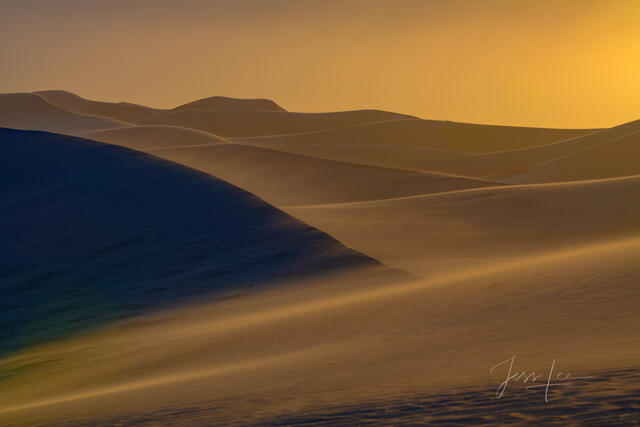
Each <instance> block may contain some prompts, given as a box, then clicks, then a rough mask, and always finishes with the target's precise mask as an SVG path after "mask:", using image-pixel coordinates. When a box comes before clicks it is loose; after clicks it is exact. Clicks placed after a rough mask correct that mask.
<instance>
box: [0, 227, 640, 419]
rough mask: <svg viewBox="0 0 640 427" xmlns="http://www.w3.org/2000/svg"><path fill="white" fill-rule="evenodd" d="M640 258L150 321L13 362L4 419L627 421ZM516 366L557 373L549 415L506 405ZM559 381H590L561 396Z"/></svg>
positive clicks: (634, 247)
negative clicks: (501, 387)
mask: <svg viewBox="0 0 640 427" xmlns="http://www.w3.org/2000/svg"><path fill="white" fill-rule="evenodd" d="M639 256H640V240H639V239H638V238H637V237H636V238H635V239H627V240H623V241H613V242H607V243H603V244H599V245H595V246H581V247H578V248H572V249H570V250H567V251H561V252H550V253H546V254H544V255H542V256H539V257H529V258H526V259H523V260H520V261H519V262H515V263H502V262H496V263H492V262H489V263H487V264H485V265H484V266H483V267H482V268H480V269H459V270H457V271H455V272H449V273H446V274H444V275H441V276H433V277H432V278H431V279H429V280H425V281H418V282H409V283H406V284H395V285H393V286H385V285H384V283H381V282H380V281H375V280H374V279H372V278H371V277H368V276H366V275H363V276H361V277H360V279H354V278H346V279H344V280H342V281H341V280H338V279H334V281H333V282H332V283H326V284H324V285H323V286H317V287H306V286H302V287H300V286H298V287H293V288H282V289H277V290H274V291H272V292H270V293H262V294H258V295H253V296H250V297H247V298H243V299H236V300H228V301H224V302H222V303H219V304H214V305H211V306H203V307H201V308H191V309H188V310H184V311H176V312H167V313H164V314H160V315H158V316H154V317H150V318H146V319H139V320H137V321H135V322H128V323H125V324H122V325H120V326H119V327H117V328H113V329H111V330H108V331H104V332H103V333H100V334H94V335H90V336H86V337H83V338H80V339H77V340H73V341H68V342H59V343H57V344H54V345H51V346H45V347H41V348H33V349H31V350H27V351H25V352H23V353H21V354H16V355H14V356H12V357H9V358H5V359H4V360H1V361H0V366H2V367H3V369H4V372H5V374H7V373H8V374H10V376H9V377H8V378H6V379H5V380H4V384H5V386H6V387H5V388H4V389H0V402H2V403H1V404H0V420H2V423H3V425H7V426H11V425H20V423H25V422H28V423H29V424H30V425H46V424H48V423H52V422H64V421H70V420H73V421H74V422H75V423H77V424H85V425H91V424H99V423H106V424H118V423H125V424H129V423H139V424H141V425H156V424H162V425H253V423H256V424H257V425H265V424H268V425H270V424H276V425H279V424H281V425H330V424H335V423H340V425H354V424H363V423H365V422H368V421H371V422H377V423H384V424H390V425H399V424H411V425H430V424H433V423H435V422H438V423H448V424H447V425H469V424H470V422H471V420H473V424H474V425H496V424H504V423H506V422H510V423H513V422H518V423H520V424H521V425H530V424H531V423H532V421H533V422H536V421H539V422H543V423H544V424H545V425H549V424H553V425H556V424H557V425H566V424H567V423H571V422H574V423H575V422H577V423H579V424H583V425H584V424H589V423H593V424H594V425H605V424H609V425H611V424H615V425H626V424H625V423H630V422H633V420H634V419H635V416H636V415H637V410H638V409H639V408H640V402H639V399H638V397H640V387H638V384H637V379H638V377H639V375H640V372H639V371H638V370H637V369H635V370H634V368H637V361H638V358H639V357H640V350H639V349H640V335H638V334H637V330H638V329H637V328H638V325H639V322H640V318H639V315H638V310H637V307H638V304H640V287H638V286H637V284H638V283H639V281H640V271H639V270H638V268H637V259H638V257H639ZM123 355H126V357H123ZM513 355H516V360H515V363H514V367H513V370H514V371H517V372H521V371H526V372H527V374H528V373H530V372H532V371H535V372H536V374H538V375H541V376H542V377H543V378H544V379H538V381H537V382H536V384H539V385H544V384H545V383H546V378H547V377H548V375H549V370H550V369H554V370H553V371H552V374H553V375H554V379H553V381H552V383H553V384H554V385H553V386H551V387H550V391H549V392H548V396H547V397H548V401H547V402H545V390H544V388H537V389H531V390H530V391H525V390H524V386H525V385H532V380H531V379H530V380H529V381H528V384H523V383H522V380H520V381H512V382H511V383H509V384H508V386H507V389H506V390H505V394H504V396H503V399H501V400H497V399H496V391H497V390H498V387H499V385H500V384H501V383H502V382H504V381H505V379H506V377H507V375H508V374H507V372H508V369H507V368H508V367H507V366H505V365H504V364H502V365H499V364H500V363H501V362H504V361H506V360H508V359H509V358H511V357H512V356H513ZM552 363H553V368H552V367H551V366H552ZM25 365H29V366H31V367H30V368H29V370H28V372H29V374H26V373H25V369H24V366H25ZM495 365H499V366H498V367H496V369H494V371H493V373H491V368H492V367H494V366H495ZM558 373H562V374H561V375H562V376H563V377H561V378H564V377H566V375H567V373H570V374H571V375H572V376H573V377H592V378H585V379H581V380H579V379H575V380H573V381H571V382H570V384H569V385H565V386H556V385H555V384H556V383H558V382H560V381H559V380H558V377H557V376H556V375H557V374H558ZM463 386H464V388H461V387H463Z"/></svg>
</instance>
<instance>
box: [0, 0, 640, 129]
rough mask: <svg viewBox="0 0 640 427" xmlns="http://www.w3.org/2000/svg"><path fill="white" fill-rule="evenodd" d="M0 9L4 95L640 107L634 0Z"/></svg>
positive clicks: (415, 110)
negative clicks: (57, 92) (42, 92)
mask: <svg viewBox="0 0 640 427" xmlns="http://www.w3.org/2000/svg"><path fill="white" fill-rule="evenodd" d="M249 12H250V13H249ZM0 16H1V18H0V22H1V24H2V25H0V36H1V38H2V40H3V41H4V42H3V43H2V45H1V46H0V60H1V61H2V63H3V64H5V66H3V67H2V68H1V69H0V81H1V82H2V84H0V92H10V91H33V90H39V89H49V88H64V89H68V90H71V91H74V92H77V93H79V94H81V95H83V96H87V97H92V98H97V99H104V100H114V101H115V100H128V101H132V102H138V103H142V104H147V105H150V106H155V107H163V108H170V107H174V106H176V105H179V104H182V103H184V102H188V101H191V100H193V99H197V98H200V97H202V96H203V95H205V94H211V95H213V94H216V95H218V94H220V95H229V96H237V97H246V98H257V97H263V98H271V99H274V100H276V101H277V102H279V103H280V104H281V105H282V106H284V107H285V108H287V109H289V110H294V111H296V110H297V111H332V110H337V109H355V108H379V109H386V110H392V111H399V112H404V113H408V114H414V115H418V116H421V117H424V118H435V119H451V120H458V121H468V122H476V123H500V124H516V125H538V126H548V127H576V128H578V127H603V126H611V125H613V124H616V123H621V122H624V121H628V120H631V119H634V118H635V117H636V115H637V113H638V111H639V110H640V83H638V80H637V78H636V76H637V75H638V74H639V72H640V50H638V49H637V48H636V47H637V45H638V44H639V43H640V29H639V28H640V27H639V26H638V25H637V22H638V21H639V20H640V6H639V5H638V3H637V2H636V1H634V0H626V1H625V0H621V1H616V2H610V1H607V0H600V1H598V0H589V1H583V0H567V1H543V2H539V1H528V0H524V1H518V2H513V1H508V0H492V1H488V2H466V1H459V0H454V1H447V2H440V1H418V0H407V1H402V2H391V1H379V0H376V1H364V0H349V1H329V2H325V1H323V2H320V1H318V2H295V1H287V0H276V1H270V2H262V1H258V0H243V1H230V0H229V1H217V2H209V1H196V2H191V3H190V6H189V7H188V8H176V7H175V3H174V2H171V1H150V0H147V1H140V2H134V3H131V2H127V1H121V0H120V1H109V2H107V1H101V2H90V3H86V2H80V1H74V0H67V1H63V2H55V4H54V3H51V2H47V1H24V2H3V4H2V5H0ZM51 46H55V47H56V48H55V49H51Z"/></svg>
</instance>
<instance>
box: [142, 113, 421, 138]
mask: <svg viewBox="0 0 640 427" xmlns="http://www.w3.org/2000/svg"><path fill="white" fill-rule="evenodd" d="M398 118H404V119H411V118H412V117H411V116H406V115H403V114H397V113H390V112H387V111H378V110H358V111H341V112H337V113H290V112H286V111H241V110H238V111H215V110H179V111H169V112H166V113H161V114H158V115H156V116H153V117H151V118H149V119H147V120H142V121H140V122H139V124H142V125H170V126H180V127H186V128H192V129H200V130H204V131H207V132H211V133H214V134H216V135H220V136H224V137H240V136H263V135H280V134H290V133H299V132H308V131H313V130H320V129H334V128H339V127H346V126H353V125H356V124H361V123H370V122H376V121H381V120H390V119H398ZM413 119H415V118H413ZM415 120H417V119H415Z"/></svg>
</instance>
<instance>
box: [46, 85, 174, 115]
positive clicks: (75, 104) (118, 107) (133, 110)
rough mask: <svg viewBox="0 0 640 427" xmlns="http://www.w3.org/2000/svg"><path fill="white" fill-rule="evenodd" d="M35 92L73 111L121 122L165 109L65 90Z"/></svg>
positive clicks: (64, 108) (56, 104)
mask: <svg viewBox="0 0 640 427" xmlns="http://www.w3.org/2000/svg"><path fill="white" fill-rule="evenodd" d="M33 94H34V95H37V96H39V97H40V98H42V99H44V100H45V101H47V102H48V103H50V104H52V105H55V106H56V107H59V108H62V109H63V110H66V111H69V112H71V113H78V114H83V115H87V116H97V117H102V118H105V119H112V120H116V121H119V122H127V123H134V122H137V121H139V120H143V119H146V118H148V117H151V116H153V115H155V114H158V113H160V112H162V111H164V110H161V109H157V108H150V107H145V106H143V105H138V104H132V103H129V102H117V103H116V102H103V101H93V100H89V99H85V98H82V97H80V96H78V95H76V94H74V93H71V92H67V91H65V90H43V91H39V92H33Z"/></svg>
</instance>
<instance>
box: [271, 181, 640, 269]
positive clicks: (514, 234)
mask: <svg viewBox="0 0 640 427" xmlns="http://www.w3.org/2000/svg"><path fill="white" fill-rule="evenodd" d="M639 191H640V176H638V175H636V176H631V177H624V178H612V179H605V180H594V181H581V182H569V183H554V184H530V185H515V186H506V187H505V186H498V187H483V188H477V189H470V190H461V191H453V192H444V193H439V194H429V195H423V196H413V197H404V198H397V199H389V200H379V201H371V202H360V203H345V204H335V205H324V206H299V207H287V208H284V210H285V211H286V212H288V213H290V214H291V215H293V216H295V217H297V218H301V219H302V220H303V221H305V222H307V223H308V224H311V225H313V226H315V227H318V228H320V229H322V230H325V231H327V232H328V233H329V234H331V235H332V236H335V237H336V238H338V239H339V240H340V241H342V242H345V243H346V244H348V245H349V246H351V247H353V248H355V249H357V250H360V251H363V252H365V253H368V254H370V255H372V256H374V257H375V258H376V259H379V260H381V261H382V262H383V263H385V264H387V265H389V266H393V267H396V268H400V269H404V270H407V271H410V272H413V273H415V274H422V275H425V274H426V275H428V274H431V273H434V272H437V271H441V270H443V269H445V270H446V269H457V268H463V267H465V266H468V265H477V264H482V263H484V262H487V260H488V259H495V258H502V259H509V258H517V257H519V256H526V255H529V254H533V253H536V252H541V251H547V250H552V249H559V248H562V247H565V246H569V245H579V244H586V243H589V242H597V241H599V240H605V239H607V238H613V237H614V236H618V237H622V236H624V235H633V234H634V233H637V232H639V231H640V219H639V218H640V203H638V202H637V201H638V199H637V197H638V196H637V195H638V194H640V193H639ZM434 254H437V256H433V255H434Z"/></svg>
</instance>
